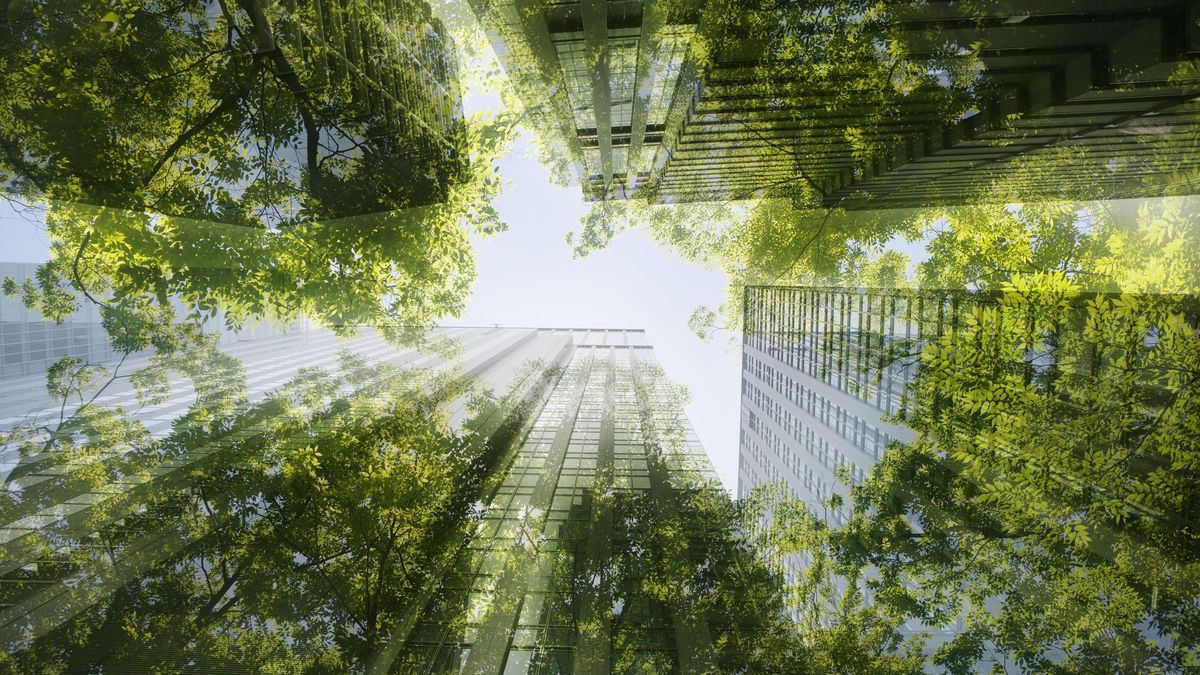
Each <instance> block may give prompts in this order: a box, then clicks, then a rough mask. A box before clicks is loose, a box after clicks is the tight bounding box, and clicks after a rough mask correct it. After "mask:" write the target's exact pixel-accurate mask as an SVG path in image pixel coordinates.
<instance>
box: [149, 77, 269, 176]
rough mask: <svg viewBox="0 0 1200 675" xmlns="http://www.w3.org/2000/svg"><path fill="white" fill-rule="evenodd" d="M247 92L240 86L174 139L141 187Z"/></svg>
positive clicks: (228, 110)
mask: <svg viewBox="0 0 1200 675" xmlns="http://www.w3.org/2000/svg"><path fill="white" fill-rule="evenodd" d="M257 67H258V66H257V62H256V65H255V69H257ZM247 91H248V89H247V87H245V86H242V87H239V88H238V89H237V90H236V91H233V92H231V93H230V94H229V95H228V96H226V97H225V98H223V99H221V102H220V103H218V104H217V107H215V108H213V109H212V110H210V111H209V112H208V114H207V115H205V116H204V118H203V119H201V120H200V121H199V122H197V123H196V125H195V126H193V127H192V128H190V129H188V130H187V131H185V132H183V133H182V134H180V136H179V138H176V139H175V142H174V143H172V144H171V146H170V147H168V148H167V150H166V152H164V153H163V155H162V156H161V157H159V158H158V161H157V162H155V163H154V167H153V168H151V169H150V173H148V174H146V177H145V178H144V179H143V180H142V185H143V186H145V185H149V184H150V181H152V180H154V177H155V176H156V175H158V172H159V171H161V170H162V167H163V165H164V164H166V163H167V162H168V161H169V160H170V159H171V158H172V157H174V156H175V154H176V153H178V152H179V150H180V149H181V148H183V146H184V145H185V144H186V143H187V142H188V141H190V140H191V139H192V137H193V136H195V135H196V134H198V133H200V132H201V131H203V130H204V129H205V127H207V126H208V125H210V124H212V123H213V122H214V121H216V120H217V119H218V118H220V117H221V116H222V115H224V114H225V113H228V112H230V111H231V110H233V109H234V108H235V107H236V106H237V104H239V103H241V101H242V99H243V98H245V96H246V93H247Z"/></svg>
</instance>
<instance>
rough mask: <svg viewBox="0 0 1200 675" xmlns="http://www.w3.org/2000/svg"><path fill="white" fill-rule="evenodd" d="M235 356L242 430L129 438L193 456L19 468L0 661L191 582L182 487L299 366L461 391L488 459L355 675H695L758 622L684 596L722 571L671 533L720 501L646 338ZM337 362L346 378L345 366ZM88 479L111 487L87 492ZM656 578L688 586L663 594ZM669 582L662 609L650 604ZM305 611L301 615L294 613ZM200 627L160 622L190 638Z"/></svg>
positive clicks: (470, 342) (14, 477)
mask: <svg viewBox="0 0 1200 675" xmlns="http://www.w3.org/2000/svg"><path fill="white" fill-rule="evenodd" d="M248 345H249V346H243V345H240V344H239V345H235V346H236V347H238V348H240V349H242V350H243V351H245V353H243V354H241V356H242V359H241V360H242V361H243V363H244V364H245V367H246V370H247V375H248V377H247V388H248V390H250V392H251V393H250V396H249V400H247V401H245V402H244V403H242V404H240V405H242V406H244V407H245V408H246V410H247V411H248V412H249V413H250V414H251V416H250V417H249V418H248V419H249V420H250V421H251V422H252V423H251V424H250V425H249V426H244V427H243V426H241V425H240V423H239V424H234V425H233V427H232V431H228V432H225V433H223V434H222V433H217V432H216V431H215V430H214V431H213V432H207V431H204V429H205V428H206V427H204V426H203V425H204V424H207V422H202V421H199V420H198V419H195V418H194V416H193V418H190V419H185V418H186V417H187V409H188V406H189V405H191V404H192V398H193V397H192V395H191V393H190V391H189V390H188V388H187V387H186V386H179V387H177V389H178V390H179V392H178V393H177V394H175V395H173V397H172V399H173V401H172V402H173V403H176V404H180V405H182V406H183V408H180V409H178V410H167V411H160V413H162V414H158V413H155V414H152V415H151V416H150V417H149V418H148V419H146V422H147V423H153V422H155V421H158V418H160V417H161V418H163V419H164V420H166V419H167V418H171V419H173V420H174V421H173V422H168V426H169V427H170V429H169V431H166V432H165V433H167V434H168V436H167V437H166V441H165V442H166V443H167V445H168V446H171V444H173V443H175V442H176V441H177V440H178V439H179V438H181V437H187V435H188V434H190V433H196V429H195V428H196V425H197V424H199V425H200V428H199V431H200V432H203V434H202V436H200V437H199V440H200V441H201V442H199V443H195V442H189V443H188V444H187V445H186V446H184V447H185V448H186V451H185V452H182V454H180V453H179V452H175V453H173V454H172V453H152V454H151V455H149V456H144V455H141V454H139V453H137V452H125V453H121V452H116V451H114V452H109V453H107V454H102V455H100V456H96V457H88V458H86V460H84V459H83V458H80V457H78V456H74V455H72V453H66V452H43V453H38V454H29V453H27V452H26V453H24V455H23V456H22V458H21V461H20V463H19V464H18V465H17V466H16V467H15V468H14V469H13V470H12V471H11V472H10V473H9V475H8V477H7V480H6V486H7V488H8V493H9V494H10V495H19V498H18V499H15V500H10V501H9V502H6V503H5V504H3V506H2V508H0V518H2V520H3V525H2V526H0V550H2V551H3V555H2V556H0V560H3V561H4V562H3V566H2V569H0V591H2V594H0V597H2V598H3V604H2V606H0V639H2V641H3V642H4V643H5V644H6V648H7V649H8V651H19V650H21V649H26V650H30V649H31V650H33V652H31V653H37V652H38V650H39V649H40V650H42V651H45V650H46V649H48V647H46V646H45V645H42V642H40V641H46V640H54V639H55V636H56V635H58V633H59V632H61V630H63V629H62V628H60V627H61V626H67V625H73V624H70V622H72V621H77V620H78V619H76V617H81V616H92V615H95V616H98V617H104V616H112V615H113V613H114V612H117V613H118V614H119V612H120V611H122V610H120V607H121V605H120V604H119V603H118V602H117V601H116V600H113V599H112V598H113V597H114V596H113V594H114V593H118V592H125V591H122V590H121V589H123V588H125V586H124V585H125V584H130V583H133V584H134V585H135V586H136V585H137V584H138V583H141V584H142V587H143V588H146V587H152V586H153V585H154V583H153V581H152V580H153V579H155V578H156V575H161V574H163V570H164V569H172V568H173V569H179V567H178V565H186V564H190V563H185V562H173V561H177V560H178V561H186V560H188V557H187V555H188V552H189V551H191V550H193V548H196V547H199V548H203V547H204V546H208V545H213V542H208V543H205V542H203V541H198V540H196V539H195V536H196V535H195V534H194V532H195V530H194V528H193V529H192V530H190V531H189V530H188V529H187V528H182V527H178V526H177V525H176V523H177V522H178V521H179V520H181V518H180V515H179V511H178V510H177V509H178V508H179V507H178V504H179V503H180V502H179V501H178V499H183V500H184V501H183V503H184V504H187V503H189V502H188V500H196V499H197V497H195V496H189V495H191V494H192V493H193V491H194V490H193V486H192V484H191V481H194V480H196V479H197V478H196V477H197V476H202V475H205V473H206V472H210V471H214V470H216V471H218V472H221V471H222V469H221V466H222V463H223V462H226V463H227V462H233V461H235V458H237V457H244V456H243V455H239V454H238V453H244V452H246V448H245V447H244V446H245V444H246V443H247V441H248V440H250V441H252V440H253V439H254V438H255V437H256V435H257V434H262V433H269V429H270V428H271V426H272V425H273V424H275V422H274V421H273V420H274V416H275V415H278V414H279V413H268V414H266V415H265V416H263V413H262V411H263V410H267V411H269V410H270V409H271V408H270V407H269V406H271V405H278V404H279V402H278V399H276V402H275V403H270V402H269V401H268V402H267V406H268V407H267V408H263V407H262V406H257V407H256V403H257V402H258V401H267V398H264V397H268V398H269V397H270V396H271V395H272V392H274V391H278V390H279V389H280V387H288V386H292V385H291V384H287V383H294V382H302V381H303V380H304V378H306V377H312V375H311V373H310V372H309V371H306V370H301V369H300V366H301V365H305V366H315V367H318V368H324V369H327V370H329V371H330V372H336V371H338V370H339V369H341V370H343V371H344V370H345V369H346V368H352V369H353V368H360V369H361V368H362V366H373V367H378V366H381V365H386V364H391V365H392V366H400V367H402V368H403V369H404V371H403V372H408V373H424V375H422V376H421V377H422V379H421V380H420V382H428V383H429V384H419V385H416V386H419V387H423V388H424V389H425V390H427V391H431V390H432V389H431V388H439V387H440V388H445V389H446V390H447V391H449V390H451V389H453V390H455V391H460V392H461V393H456V394H453V395H449V396H447V397H445V398H444V400H442V402H441V403H440V404H439V409H440V411H441V412H440V413H439V414H443V415H445V417H446V419H447V420H448V421H449V424H450V425H451V426H452V427H453V428H455V429H457V433H458V434H460V437H461V438H462V439H463V441H462V442H464V443H466V444H468V446H470V447H476V446H478V447H480V448H483V450H482V451H481V452H482V454H481V456H484V457H486V458H487V461H486V463H485V465H484V466H485V467H486V468H487V474H486V475H485V476H483V477H482V478H481V487H480V489H479V490H478V493H477V495H476V497H477V499H476V502H475V504H474V506H473V507H472V509H473V512H474V514H475V516H474V520H472V521H471V523H472V525H471V527H470V528H468V529H467V530H466V531H463V532H458V531H456V530H453V529H451V530H447V531H445V532H443V533H440V534H438V536H437V541H438V544H437V546H436V547H435V548H434V549H432V553H431V554H430V555H431V556H432V559H431V560H427V561H424V562H422V561H416V560H409V561H408V562H407V564H408V565H420V566H421V568H424V569H427V570H428V572H427V573H424V575H423V576H421V577H419V579H420V580H421V581H419V582H418V581H414V584H415V588H416V591H415V592H413V593H411V595H410V597H409V598H408V600H406V601H405V605H404V606H405V609H404V610H403V611H401V612H398V613H397V618H396V619H395V620H394V621H392V622H390V623H389V624H387V633H388V636H387V638H386V640H384V641H383V642H384V646H383V647H381V648H379V649H378V650H376V651H375V652H373V653H372V655H371V657H370V658H371V660H372V663H370V664H362V665H369V666H370V667H372V668H377V669H379V670H381V671H388V670H390V671H392V672H406V673H407V672H437V673H440V672H470V673H498V672H504V673H562V672H576V673H602V672H604V673H606V672H630V671H641V670H646V669H649V670H652V671H653V672H707V671H709V670H711V669H712V668H714V667H720V666H721V665H722V664H725V663H729V662H730V661H729V660H730V659H733V660H734V661H735V662H736V661H737V659H738V656H739V652H738V650H739V649H740V647H739V646H737V644H736V643H734V645H733V646H730V643H731V640H730V639H728V638H725V639H722V638H721V636H722V635H725V636H728V635H729V632H730V631H736V630H740V628H739V627H740V626H741V624H739V621H740V622H742V623H749V624H755V623H757V622H761V621H763V620H764V617H761V616H757V615H753V616H742V617H740V618H739V617H738V614H737V612H736V611H731V612H719V611H718V612H716V613H714V612H713V607H712V606H711V605H706V604H705V603H703V602H699V601H698V600H697V598H695V597H690V596H689V593H690V591H689V588H693V589H694V588H695V587H696V586H697V584H696V582H695V580H694V579H691V578H690V577H688V576H687V575H688V574H705V573H707V574H717V573H719V571H720V565H719V564H707V563H705V562H704V561H706V560H708V559H709V558H708V557H707V556H708V551H707V549H706V546H707V544H706V541H708V540H706V539H705V537H704V536H702V534H700V533H699V532H693V531H692V529H695V530H702V529H703V528H702V527H700V525H699V524H696V523H693V524H691V525H689V524H688V523H691V522H692V521H694V520H695V519H696V518H698V517H699V516H698V515H697V514H696V513H693V511H692V508H691V506H693V505H695V504H696V503H697V500H701V501H703V500H715V501H714V502H712V503H718V504H727V503H728V502H727V498H726V497H725V495H724V492H723V490H722V488H721V487H720V483H719V481H718V480H717V478H716V476H715V473H714V472H713V470H712V467H711V464H710V462H709V460H708V458H707V456H706V455H705V453H704V451H703V449H702V448H701V447H700V445H699V443H698V441H697V439H696V436H695V434H694V432H693V431H692V429H691V427H690V425H689V424H688V422H687V420H686V418H685V417H683V415H682V412H681V408H680V405H681V403H680V400H679V391H678V390H677V389H676V388H675V387H674V386H673V385H671V384H669V383H668V382H667V381H666V380H665V378H664V377H663V374H662V371H661V369H660V368H659V367H658V366H657V365H656V362H655V358H654V352H653V349H652V348H651V346H650V345H649V344H648V343H647V341H646V338H645V334H644V333H643V332H642V331H637V330H606V329H595V330H588V329H553V328H550V329H536V328H530V329H519V328H442V329H438V330H436V331H435V332H434V333H432V334H431V335H430V336H429V341H428V342H427V344H426V345H425V346H423V347H422V348H421V349H397V348H396V347H393V346H391V345H388V344H386V343H384V342H382V341H381V340H379V339H378V338H377V337H375V336H374V335H372V334H370V333H369V332H367V333H364V334H363V335H360V336H359V337H358V338H355V339H353V340H352V341H349V342H346V341H340V342H335V341H334V339H333V338H332V336H330V335H326V334H324V333H317V332H313V333H310V334H306V335H304V336H275V337H268V338H264V339H263V340H261V341H258V342H252V343H248ZM339 347H341V348H344V349H348V350H350V351H352V352H353V354H354V355H355V358H356V359H360V360H361V361H360V365H347V364H348V362H347V361H345V359H344V358H341V357H339V356H338V355H337V351H338V349H339ZM427 347H433V348H427ZM256 360H257V361H258V362H259V363H260V365H258V366H255V361H256ZM362 372H363V373H368V374H365V375H364V374H355V375H353V376H351V377H349V378H348V379H347V380H346V382H347V383H348V384H342V385H339V389H338V390H337V392H334V393H330V394H327V395H328V396H331V397H332V401H333V405H334V407H335V408H336V407H337V405H338V404H337V400H338V398H339V397H344V398H345V399H352V398H354V397H355V396H356V394H355V391H352V390H355V389H357V390H369V389H370V387H372V386H376V383H374V382H373V379H372V378H374V377H375V376H374V375H370V374H369V373H372V372H376V371H375V370H373V369H371V368H368V369H366V370H363V371H362ZM395 376H396V375H392V376H390V377H395ZM400 376H401V377H408V376H406V375H402V374H401V375H400ZM439 382H440V384H438V383H439ZM453 383H458V384H457V385H456V384H453ZM173 384H175V383H173ZM458 385H462V386H466V387H467V389H466V390H458V389H455V387H457V386H458ZM468 390H469V393H468ZM115 395H117V396H127V397H130V396H132V394H130V393H128V392H124V391H117V392H116V394H115ZM174 399H178V400H174ZM185 399H186V400H185ZM284 400H285V401H286V400H289V399H287V398H286V397H285V399H284ZM105 403H107V404H108V405H122V404H130V403H131V402H130V401H126V400H124V399H121V400H115V399H114V400H106V401H105ZM254 420H257V421H254ZM330 433H339V430H338V429H325V430H323V429H322V428H321V427H319V426H318V427H315V428H311V429H310V430H308V431H307V432H306V438H307V439H308V440H305V439H304V438H301V439H296V440H295V441H294V443H295V444H304V443H309V444H313V443H317V442H318V441H317V440H315V439H317V438H320V436H321V435H322V434H330ZM205 439H207V440H205ZM274 442H275V443H278V441H274ZM291 442H292V441H288V443H291ZM251 454H253V451H252V450H251ZM135 455H136V457H135ZM251 460H252V461H253V457H251ZM237 461H243V460H237ZM321 461H326V460H325V459H322V460H321ZM328 461H334V460H333V459H329V460H328ZM98 468H103V469H104V470H106V471H111V472H112V475H113V476H115V477H116V478H115V480H114V481H99V482H97V480H96V478H95V476H96V473H95V472H96V470H97V469H98ZM85 474H87V475H90V476H91V478H90V479H87V478H86V477H85ZM266 475H268V476H269V475H272V474H269V473H268V474H266ZM467 478H468V477H464V480H466V479H467ZM171 504H175V506H174V507H171V508H170V509H169V508H167V506H166V505H171ZM185 508H186V507H185ZM172 509H174V510H172ZM200 517H201V520H203V519H204V518H205V516H203V515H202V514H200ZM209 517H215V516H209ZM189 518H190V516H189ZM689 519H690V520H689ZM182 520H187V518H183V519H182ZM681 523H682V525H681ZM189 532H191V533H190V534H189ZM680 535H682V538H681V537H680ZM293 536H297V537H301V536H303V535H301V534H299V533H297V534H296V535H293ZM725 536H730V533H726V535H725ZM112 540H115V541H117V542H119V544H117V548H116V551H117V553H116V555H113V554H111V553H110V554H99V553H97V555H95V556H93V555H91V554H87V553H85V554H83V555H81V554H80V550H81V548H80V547H83V546H85V545H86V544H87V542H92V541H106V542H108V541H112ZM735 548H736V547H735ZM251 555H252V556H253V552H251ZM673 555H674V557H672V556H673ZM81 559H82V560H83V561H84V562H81ZM68 560H69V563H68ZM298 560H300V562H298V563H296V564H297V565H298V567H297V569H298V570H299V569H303V568H304V565H303V560H304V558H303V557H301V558H299V559H298ZM672 561H673V562H674V563H675V564H682V565H683V566H684V569H690V570H692V571H691V572H686V573H685V574H684V577H685V578H683V579H679V578H678V577H677V576H673V575H677V574H678V571H677V568H673V567H671V564H672ZM185 569H186V568H185ZM413 569H414V570H415V569H418V568H417V567H414V568H413ZM673 570H676V571H673ZM697 570H699V571H697ZM198 573H199V572H197V574H198ZM297 573H299V572H297ZM206 574H207V573H206ZM139 579H141V580H142V581H140V582H139V581H138V580H139ZM673 579H674V581H673ZM674 583H677V584H678V587H677V589H676V591H674V592H668V591H664V590H663V589H664V587H665V588H672V586H671V585H672V584H674ZM718 583H719V584H720V583H725V582H724V581H721V582H718ZM335 588H336V587H335ZM347 592H348V591H347ZM309 601H311V602H313V603H316V602H318V599H315V598H314V599H311V600H302V602H309ZM247 602H251V601H250V600H249V599H247ZM111 603H116V604H111ZM702 607H704V608H703V609H702ZM760 607H761V606H758V608H760ZM717 608H718V609H719V608H720V606H719V605H718V607H717ZM195 609H196V608H192V607H187V606H180V607H173V608H172V609H171V610H170V612H172V613H178V615H179V618H180V620H187V617H188V616H191V614H190V612H193V611H195ZM765 619H766V620H768V621H769V620H770V617H766V618H765ZM101 623H103V621H101ZM750 629H751V630H753V627H752V626H751V628H750ZM339 630H341V628H339ZM355 630H357V629H355ZM154 639H155V638H154V636H151V640H154ZM164 644H165V643H164ZM39 645H41V646H39ZM294 647H295V648H296V649H304V648H308V647H311V645H306V644H298V645H294ZM87 648H88V649H93V650H97V651H100V652H102V650H103V647H102V646H89V647H87ZM171 648H179V647H171ZM70 649H74V647H71V648H70ZM164 649H168V648H167V647H164ZM179 649H185V650H186V649H187V648H186V647H184V648H179ZM68 653H70V652H69V650H68ZM114 658H115V657H113V656H110V655H105V654H104V653H98V654H95V655H92V656H89V657H88V659H90V660H88V662H89V663H110V664H112V665H114V666H115V664H116V663H118V662H117V661H112V660H111V659H114ZM139 658H142V657H140V656H139ZM179 658H184V657H179Z"/></svg>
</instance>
